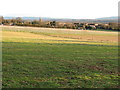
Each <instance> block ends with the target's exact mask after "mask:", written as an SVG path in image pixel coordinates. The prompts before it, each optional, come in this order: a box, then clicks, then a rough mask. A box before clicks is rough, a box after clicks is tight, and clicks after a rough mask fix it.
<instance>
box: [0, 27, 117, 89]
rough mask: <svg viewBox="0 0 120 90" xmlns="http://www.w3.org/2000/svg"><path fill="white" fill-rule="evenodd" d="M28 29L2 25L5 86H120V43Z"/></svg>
mask: <svg viewBox="0 0 120 90" xmlns="http://www.w3.org/2000/svg"><path fill="white" fill-rule="evenodd" d="M25 29H26V28H22V29H20V30H19V31H18V30H17V29H16V28H14V29H13V28H3V47H2V50H3V87H4V88H21V87H24V88H77V87H78V88H83V87H84V88H103V87H108V88H112V87H115V88H116V87H119V83H118V78H119V77H118V46H117V44H116V43H117V42H115V41H113V42H105V41H104V42H96V41H87V40H80V39H79V38H78V35H76V34H74V33H72V35H71V34H70V33H67V34H65V35H64V33H51V31H50V32H49V34H48V32H46V33H45V32H44V33H43V31H42V30H41V32H42V33H41V32H37V33H36V32H34V31H32V32H29V30H27V31H26V30H25ZM15 30H17V31H15ZM68 35H70V36H69V38H68ZM104 35H105V37H108V36H107V35H111V36H113V37H112V38H113V39H114V34H113V35H112V34H104ZM75 36H76V37H75ZM73 37H74V38H73ZM83 42H84V43H83Z"/></svg>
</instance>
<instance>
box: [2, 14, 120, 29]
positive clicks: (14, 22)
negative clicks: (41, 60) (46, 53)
mask: <svg viewBox="0 0 120 90" xmlns="http://www.w3.org/2000/svg"><path fill="white" fill-rule="evenodd" d="M0 25H9V26H32V27H46V28H66V29H77V30H98V29H103V30H115V31H120V27H119V24H118V23H115V22H109V23H87V22H84V23H83V22H80V21H79V22H58V21H43V20H42V19H41V18H39V20H23V19H22V18H21V17H17V18H13V19H4V17H3V16H0Z"/></svg>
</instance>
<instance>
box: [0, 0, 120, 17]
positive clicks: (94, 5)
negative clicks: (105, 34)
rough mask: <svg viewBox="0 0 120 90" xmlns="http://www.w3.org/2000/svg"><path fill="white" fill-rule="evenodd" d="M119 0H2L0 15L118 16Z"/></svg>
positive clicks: (0, 1)
mask: <svg viewBox="0 0 120 90" xmlns="http://www.w3.org/2000/svg"><path fill="white" fill-rule="evenodd" d="M118 2H119V0H0V15H2V16H15V17H22V16H28V17H51V18H73V19H95V18H101V17H111V16H118Z"/></svg>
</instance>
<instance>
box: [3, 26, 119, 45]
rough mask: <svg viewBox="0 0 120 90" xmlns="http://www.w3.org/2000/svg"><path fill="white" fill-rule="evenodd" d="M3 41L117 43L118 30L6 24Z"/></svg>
mask: <svg viewBox="0 0 120 90" xmlns="http://www.w3.org/2000/svg"><path fill="white" fill-rule="evenodd" d="M2 29H3V41H10V42H13V41H14V42H34V43H79V44H100V45H101V44H102V45H117V44H118V32H106V31H91V30H86V31H80V30H72V29H70V30H69V29H53V28H36V27H18V26H12V27H10V26H4V27H2Z"/></svg>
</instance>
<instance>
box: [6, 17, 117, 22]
mask: <svg viewBox="0 0 120 90" xmlns="http://www.w3.org/2000/svg"><path fill="white" fill-rule="evenodd" d="M13 18H16V17H4V19H13ZM21 18H22V19H24V20H39V18H40V17H21ZM41 19H42V20H43V21H59V22H88V23H109V22H118V20H117V19H118V17H116V16H115V17H103V18H97V19H66V18H60V19H58V18H50V17H41Z"/></svg>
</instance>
